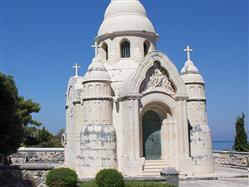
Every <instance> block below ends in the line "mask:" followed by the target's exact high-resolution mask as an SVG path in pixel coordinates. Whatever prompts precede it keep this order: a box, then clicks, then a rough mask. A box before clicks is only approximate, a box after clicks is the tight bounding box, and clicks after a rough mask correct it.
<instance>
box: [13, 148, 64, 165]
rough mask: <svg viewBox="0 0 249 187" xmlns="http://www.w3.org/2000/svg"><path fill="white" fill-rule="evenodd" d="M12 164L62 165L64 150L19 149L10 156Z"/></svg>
mask: <svg viewBox="0 0 249 187" xmlns="http://www.w3.org/2000/svg"><path fill="white" fill-rule="evenodd" d="M10 160H11V162H12V164H23V163H60V164H63V163H64V148H20V149H19V150H18V152H17V153H15V154H13V155H11V156H10Z"/></svg>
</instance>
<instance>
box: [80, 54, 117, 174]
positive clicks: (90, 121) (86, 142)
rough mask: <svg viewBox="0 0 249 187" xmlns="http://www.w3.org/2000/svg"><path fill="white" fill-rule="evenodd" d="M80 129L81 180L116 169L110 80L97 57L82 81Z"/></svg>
mask: <svg viewBox="0 0 249 187" xmlns="http://www.w3.org/2000/svg"><path fill="white" fill-rule="evenodd" d="M83 87H84V89H83V90H84V91H83V99H82V104H83V118H84V120H83V128H82V130H81V134H80V158H79V160H80V167H79V168H80V172H79V173H80V176H82V177H94V176H95V174H96V171H99V170H101V169H103V168H116V134H115V129H114V127H113V125H112V90H111V86H110V77H109V75H108V73H107V72H106V69H105V66H104V64H103V63H102V62H101V60H100V58H99V57H96V58H94V59H93V62H92V64H91V65H90V66H89V68H88V71H87V73H86V75H85V79H84V81H83Z"/></svg>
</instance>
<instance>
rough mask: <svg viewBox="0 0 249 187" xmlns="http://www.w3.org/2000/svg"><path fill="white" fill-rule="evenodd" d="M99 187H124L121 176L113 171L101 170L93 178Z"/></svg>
mask: <svg viewBox="0 0 249 187" xmlns="http://www.w3.org/2000/svg"><path fill="white" fill-rule="evenodd" d="M95 181H96V184H97V185H98V186H99V187H124V177H123V175H122V174H121V173H120V172H118V171H117V170H115V169H103V170H101V171H99V172H98V173H97V175H96V177H95Z"/></svg>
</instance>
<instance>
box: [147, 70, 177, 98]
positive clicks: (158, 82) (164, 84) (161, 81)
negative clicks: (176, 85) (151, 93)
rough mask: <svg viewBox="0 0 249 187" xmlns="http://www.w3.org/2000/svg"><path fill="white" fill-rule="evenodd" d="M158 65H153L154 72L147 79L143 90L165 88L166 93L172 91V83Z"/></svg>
mask: <svg viewBox="0 0 249 187" xmlns="http://www.w3.org/2000/svg"><path fill="white" fill-rule="evenodd" d="M159 68H160V67H155V69H154V73H153V74H152V75H151V76H150V77H149V81H148V83H147V86H146V88H145V91H148V90H151V89H155V88H162V89H165V90H166V92H167V93H171V94H172V93H174V92H175V90H174V89H173V86H172V83H171V82H170V81H169V78H168V77H167V75H166V74H164V73H163V72H162V71H161V70H160V69H159Z"/></svg>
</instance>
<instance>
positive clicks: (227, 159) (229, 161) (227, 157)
mask: <svg viewBox="0 0 249 187" xmlns="http://www.w3.org/2000/svg"><path fill="white" fill-rule="evenodd" d="M213 155H214V162H215V164H219V165H223V166H235V167H247V168H248V167H249V152H231V151H214V152H213Z"/></svg>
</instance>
